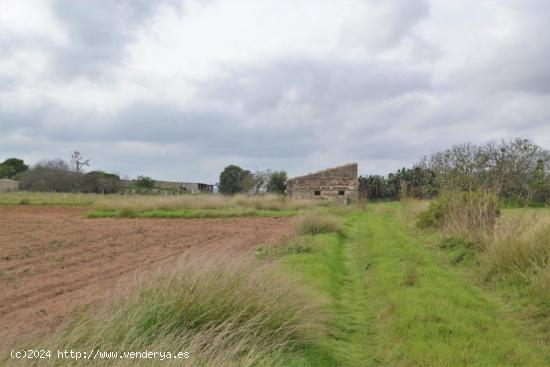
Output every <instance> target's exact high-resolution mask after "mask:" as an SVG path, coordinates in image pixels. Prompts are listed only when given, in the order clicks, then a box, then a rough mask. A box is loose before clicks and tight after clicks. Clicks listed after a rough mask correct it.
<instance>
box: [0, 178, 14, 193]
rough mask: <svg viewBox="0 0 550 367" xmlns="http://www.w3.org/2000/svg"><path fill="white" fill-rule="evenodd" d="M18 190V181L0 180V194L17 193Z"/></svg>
mask: <svg viewBox="0 0 550 367" xmlns="http://www.w3.org/2000/svg"><path fill="white" fill-rule="evenodd" d="M18 189H19V182H18V181H14V180H9V179H7V178H2V179H0V192H7V191H17V190H18Z"/></svg>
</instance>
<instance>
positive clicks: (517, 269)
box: [482, 212, 550, 297]
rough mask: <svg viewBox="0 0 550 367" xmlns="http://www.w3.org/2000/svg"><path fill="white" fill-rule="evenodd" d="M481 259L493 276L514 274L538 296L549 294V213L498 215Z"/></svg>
mask: <svg viewBox="0 0 550 367" xmlns="http://www.w3.org/2000/svg"><path fill="white" fill-rule="evenodd" d="M486 243H487V248H486V250H485V251H484V252H483V254H482V260H483V261H484V263H485V264H486V265H487V266H488V269H489V273H490V274H493V275H506V274H517V275H520V276H521V277H522V278H524V279H525V280H526V281H527V282H528V283H529V284H530V285H531V286H532V288H533V290H535V291H536V293H538V294H539V295H544V296H545V297H548V296H549V295H550V213H548V212H547V213H542V212H536V213H528V212H519V213H515V214H511V215H508V216H505V217H504V218H501V219H500V220H499V221H498V223H497V225H496V227H495V230H494V232H493V233H492V235H490V236H489V237H488V239H487V241H486Z"/></svg>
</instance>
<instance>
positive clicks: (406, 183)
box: [359, 138, 550, 204]
mask: <svg viewBox="0 0 550 367" xmlns="http://www.w3.org/2000/svg"><path fill="white" fill-rule="evenodd" d="M549 172H550V152H549V151H548V150H545V149H543V148H542V147H540V146H538V145H537V144H534V143H533V142H531V141H530V140H527V139H519V138H518V139H513V140H510V141H501V142H498V143H497V142H489V143H486V144H482V145H475V144H470V143H466V144H457V145H454V146H452V147H451V148H449V149H446V150H443V151H440V152H435V153H433V154H431V155H430V156H425V157H423V158H422V159H421V160H420V161H419V162H417V163H416V164H415V165H414V166H413V167H412V168H403V169H400V170H398V171H397V172H395V173H390V174H389V175H387V176H380V175H369V176H363V177H360V178H359V186H360V190H363V192H365V193H366V196H367V197H368V198H370V199H380V200H396V199H398V198H399V196H400V194H403V191H406V194H407V195H409V196H412V197H417V198H431V197H434V196H436V195H437V194H438V193H439V192H441V191H444V190H459V191H474V190H481V189H483V190H490V191H493V192H495V193H497V194H498V195H499V196H500V197H501V198H502V199H504V200H506V201H509V202H514V203H521V204H528V203H541V204H547V203H549V202H550V174H549Z"/></svg>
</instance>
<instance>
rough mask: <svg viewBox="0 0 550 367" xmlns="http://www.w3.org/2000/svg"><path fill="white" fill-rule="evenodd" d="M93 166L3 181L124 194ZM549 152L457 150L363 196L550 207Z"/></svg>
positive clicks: (19, 171)
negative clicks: (473, 196)
mask: <svg viewBox="0 0 550 367" xmlns="http://www.w3.org/2000/svg"><path fill="white" fill-rule="evenodd" d="M88 166H89V160H88V159H84V158H83V157H82V155H81V154H80V153H79V152H74V153H73V155H72V156H71V160H70V161H69V162H67V161H64V160H61V159H54V160H45V161H41V162H38V163H37V164H35V165H34V166H32V167H29V166H28V165H26V164H25V162H24V161H23V160H21V159H18V158H9V159H6V160H5V161H4V162H2V163H1V164H0V178H11V179H15V180H18V181H20V188H21V189H22V190H29V191H57V192H71V191H80V192H94V193H106V194H107V193H114V192H117V191H119V190H120V188H121V180H120V177H119V176H118V175H117V174H114V173H108V172H104V171H91V172H87V173H86V172H84V167H88ZM549 173H550V152H549V151H548V150H545V149H543V148H542V147H540V146H538V145H536V144H534V143H533V142H531V141H530V140H527V139H513V140H510V141H501V142H498V143H497V142H489V143H486V144H482V145H475V144H470V143H466V144H457V145H454V146H452V147H450V148H449V149H446V150H443V151H440V152H435V153H432V154H431V155H429V156H425V157H423V158H422V159H420V160H419V161H418V162H417V163H416V164H414V165H413V166H412V167H410V168H402V169H399V170H397V171H396V172H393V173H390V174H388V175H386V176H382V175H366V176H361V177H359V192H360V194H361V196H363V197H366V198H368V199H370V200H397V199H399V198H400V195H407V196H411V197H415V198H432V197H435V196H437V195H438V194H439V193H440V192H442V191H445V190H460V191H475V190H481V189H483V190H491V191H493V192H495V193H497V194H498V195H499V196H500V197H501V198H502V199H504V200H506V201H509V202H515V203H521V204H528V203H542V204H548V203H550V174H549ZM286 181H287V173H286V172H285V171H270V170H265V171H255V172H252V171H250V170H246V169H243V168H241V167H239V166H237V165H229V166H227V167H225V168H224V170H223V171H222V172H221V174H220V178H219V183H218V184H217V186H218V189H219V192H220V193H222V194H228V195H232V194H236V193H252V194H258V193H264V192H270V193H277V194H284V193H285V192H286ZM134 184H135V186H136V187H137V188H152V187H154V186H155V181H154V180H153V179H152V178H150V177H147V176H139V177H138V179H137V180H136V181H135V183H134Z"/></svg>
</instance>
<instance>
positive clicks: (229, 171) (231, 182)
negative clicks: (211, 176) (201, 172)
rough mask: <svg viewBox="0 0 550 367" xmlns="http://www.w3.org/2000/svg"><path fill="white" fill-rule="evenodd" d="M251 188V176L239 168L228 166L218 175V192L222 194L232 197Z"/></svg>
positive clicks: (248, 172)
mask: <svg viewBox="0 0 550 367" xmlns="http://www.w3.org/2000/svg"><path fill="white" fill-rule="evenodd" d="M251 188H252V174H251V173H250V171H248V170H243V169H242V168H241V167H239V166H235V165H229V166H227V167H225V168H224V170H223V171H222V173H221V174H220V184H219V190H220V192H221V193H222V194H226V195H234V194H236V193H239V192H248V191H249V190H250V189H251Z"/></svg>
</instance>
